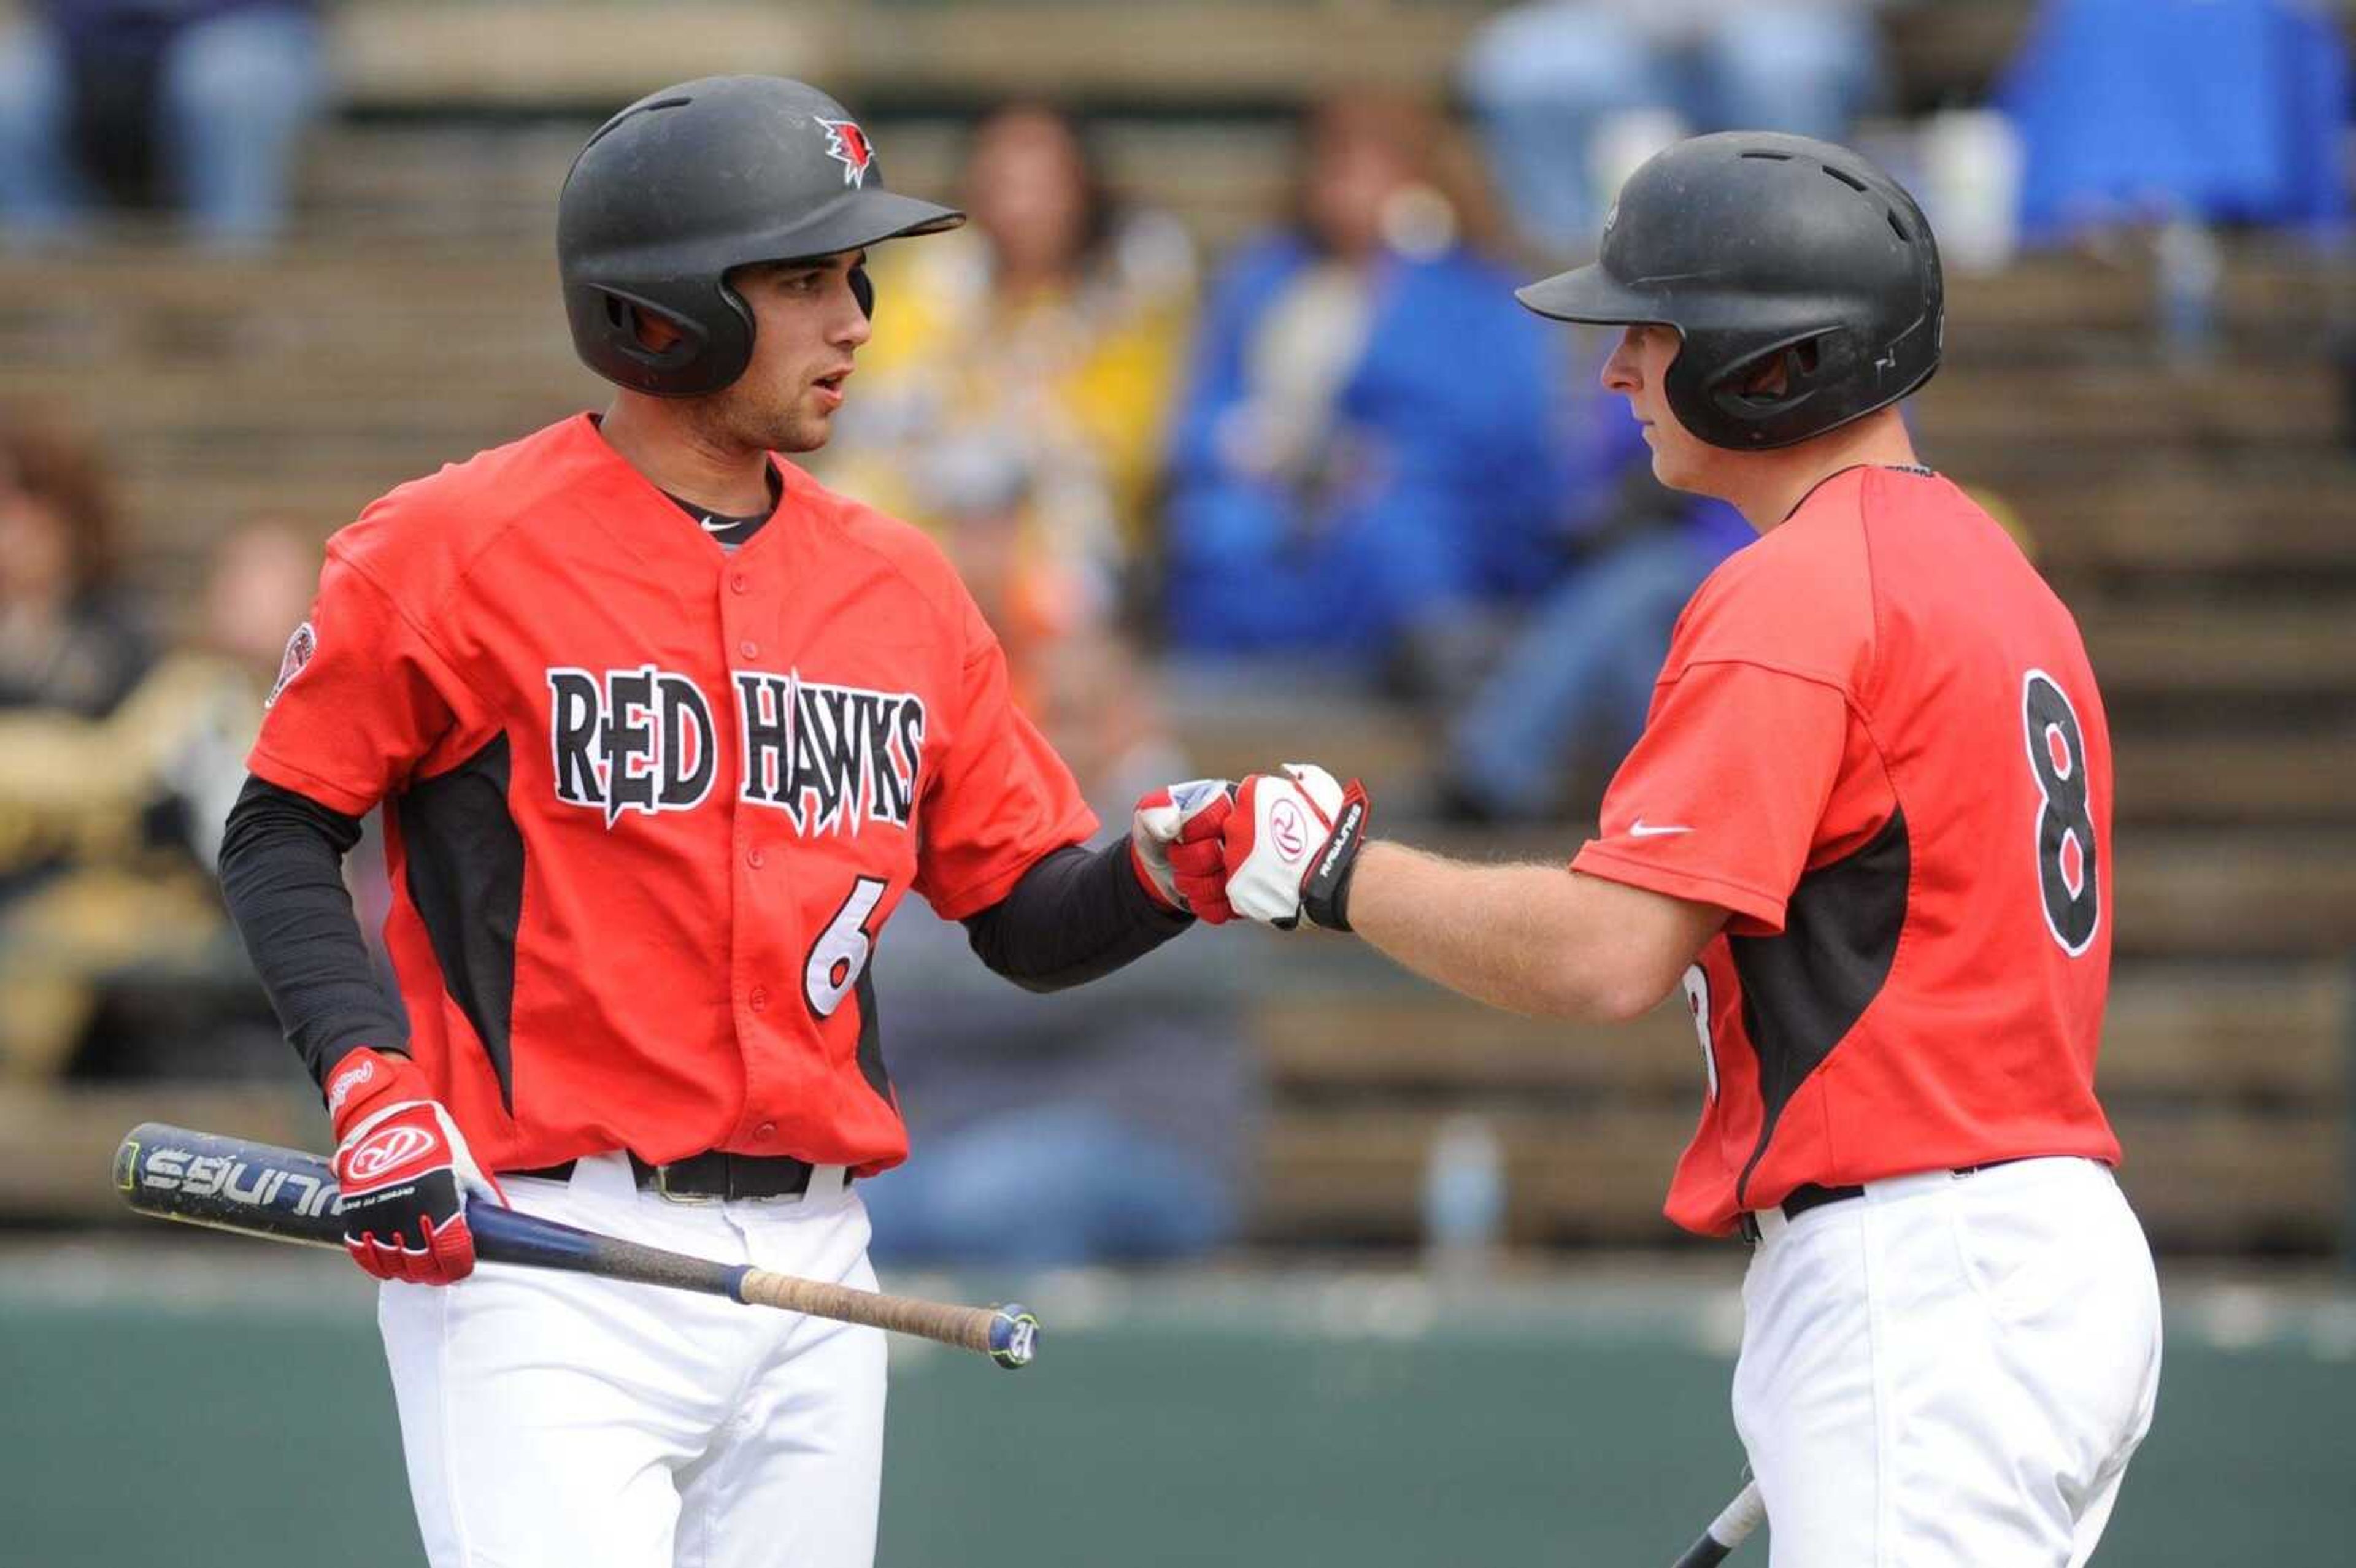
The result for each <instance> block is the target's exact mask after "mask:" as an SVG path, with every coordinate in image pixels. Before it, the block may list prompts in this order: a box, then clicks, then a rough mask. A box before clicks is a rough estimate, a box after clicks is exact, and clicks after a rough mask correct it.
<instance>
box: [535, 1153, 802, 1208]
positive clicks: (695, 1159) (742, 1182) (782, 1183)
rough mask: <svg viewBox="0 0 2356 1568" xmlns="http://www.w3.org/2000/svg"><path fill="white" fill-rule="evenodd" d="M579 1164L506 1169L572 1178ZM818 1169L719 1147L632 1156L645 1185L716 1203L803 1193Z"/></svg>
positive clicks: (644, 1188) (783, 1157)
mask: <svg viewBox="0 0 2356 1568" xmlns="http://www.w3.org/2000/svg"><path fill="white" fill-rule="evenodd" d="M577 1163H578V1162H577V1161H574V1160H570V1159H568V1160H566V1161H565V1162H564V1163H563V1164H562V1165H544V1166H541V1168H539V1169H537V1170H510V1171H505V1172H502V1174H503V1175H507V1176H537V1177H540V1178H541V1179H545V1180H549V1181H570V1180H572V1179H573V1166H574V1165H575V1164H577ZM630 1169H631V1170H632V1171H633V1172H634V1173H636V1175H637V1179H638V1187H639V1189H640V1190H642V1191H647V1192H659V1193H661V1194H662V1195H663V1196H664V1197H666V1198H694V1199H703V1200H709V1201H712V1202H720V1201H723V1200H734V1199H739V1198H798V1197H800V1196H801V1195H802V1194H803V1193H805V1192H807V1191H809V1184H810V1172H811V1171H812V1170H814V1169H816V1167H814V1166H812V1165H811V1164H810V1162H809V1161H808V1160H806V1159H796V1158H794V1157H792V1156H791V1155H760V1154H722V1153H720V1152H718V1151H717V1150H714V1151H712V1153H710V1154H698V1155H691V1156H689V1157H687V1158H685V1159H675V1160H672V1161H671V1162H670V1163H669V1165H649V1164H648V1163H647V1162H646V1161H645V1160H643V1159H640V1158H639V1157H637V1155H632V1156H631V1157H630Z"/></svg>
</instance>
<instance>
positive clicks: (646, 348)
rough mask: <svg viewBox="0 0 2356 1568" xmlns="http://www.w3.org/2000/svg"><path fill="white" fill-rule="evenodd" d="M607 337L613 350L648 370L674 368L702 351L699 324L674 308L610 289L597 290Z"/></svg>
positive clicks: (703, 341)
mask: <svg viewBox="0 0 2356 1568" xmlns="http://www.w3.org/2000/svg"><path fill="white" fill-rule="evenodd" d="M597 295H598V303H599V304H600V305H601V306H602V307H603V308H604V311H605V330H606V336H607V340H608V341H609V342H611V343H612V345H613V347H614V349H615V351H616V353H619V354H622V355H625V356H626V357H629V358H631V359H634V360H636V361H637V363H639V364H641V365H644V366H646V367H647V368H648V369H652V370H676V369H678V368H680V367H681V366H684V365H686V364H688V363H689V362H690V361H691V360H693V359H694V358H695V357H696V356H697V355H699V354H701V353H702V352H703V349H704V345H705V341H706V334H705V332H704V330H703V327H702V325H701V323H699V322H695V321H691V320H690V319H689V318H688V317H686V316H684V315H680V314H679V313H678V312H677V311H672V310H665V309H664V308H663V307H662V306H660V305H658V304H653V303H651V302H650V301H647V300H642V299H636V298H633V297H632V296H630V295H628V294H625V293H618V292H616V291H615V290H613V289H600V290H598V291H597Z"/></svg>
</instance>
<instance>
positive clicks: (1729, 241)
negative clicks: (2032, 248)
mask: <svg viewBox="0 0 2356 1568" xmlns="http://www.w3.org/2000/svg"><path fill="white" fill-rule="evenodd" d="M1515 297H1516V298H1518V299H1519V300H1520V301H1521V302H1522V303H1523V304H1526V305H1527V306H1529V308H1530V309H1532V310H1534V311H1536V312H1537V313H1538V314H1539V315H1550V316H1553V317H1554V318H1555V319H1557V320H1558V321H1582V322H1596V323H1601V324H1606V325H1633V324H1636V323H1646V324H1655V325H1665V326H1672V327H1675V328H1676V331H1677V334H1678V336H1679V337H1680V338H1681V339H1682V340H1683V341H1682V343H1681V345H1680V347H1678V349H1677V357H1676V359H1675V360H1674V361H1672V362H1671V364H1670V366H1669V370H1668V375H1667V377H1666V391H1667V393H1668V399H1669V407H1670V408H1671V409H1672V410H1674V411H1676V416H1677V419H1678V421H1680V422H1681V423H1683V424H1684V425H1685V427H1686V428H1687V430H1689V431H1691V432H1693V433H1694V434H1695V435H1696V436H1697V437H1699V438H1700V439H1701V440H1703V441H1706V442H1708V443H1709V444H1711V445H1712V446H1722V447H1729V448H1732V449H1734V450H1736V451H1744V452H1756V451H1764V450H1766V449H1768V448H1771V447H1778V446H1790V445H1792V444H1793V443H1795V442H1802V441H1805V440H1807V439H1808V438H1809V437H1811V436H1817V435H1822V434H1824V433H1825V432H1826V431H1829V430H1836V429H1838V428H1839V427H1840V426H1842V425H1845V424H1847V423H1848V422H1849V421H1852V420H1856V419H1862V418H1863V417H1864V416H1865V415H1867V414H1869V413H1871V412H1873V411H1874V410H1876V409H1879V408H1886V407H1888V406H1889V405H1890V404H1891V403H1894V402H1896V401H1897V400H1899V399H1901V398H1902V397H1904V396H1906V395H1907V394H1908V393H1910V392H1912V391H1913V390H1914V389H1916V388H1918V387H1920V386H1922V383H1923V382H1925V381H1927V380H1929V379H1931V374H1932V372H1933V371H1934V370H1936V369H1937V368H1939V345H1940V337H1941V335H1942V332H1943V330H1944V321H1945V311H1944V299H1945V291H1944V285H1943V284H1942V283H1941V281H1940V276H1939V247H1938V242H1937V241H1936V240H1933V238H1932V237H1931V225H1930V224H1929V223H1928V222H1927V221H1925V220H1924V219H1923V217H1922V208H1919V207H1917V206H1915V204H1914V198H1913V197H1911V196H1909V195H1907V194H1906V191H1905V189H1904V188H1903V187H1901V186H1900V185H1899V183H1898V182H1897V181H1896V180H1893V179H1891V178H1890V176H1888V175H1886V174H1884V173H1882V172H1881V170H1880V169H1879V168H1877V167H1875V166H1874V165H1873V164H1871V163H1870V162H1869V161H1867V160H1866V159H1865V158H1863V157H1860V156H1859V155H1857V154H1856V153H1853V152H1850V151H1849V150H1848V149H1847V147H1838V146H1835V145H1834V144H1831V143H1829V142H1817V141H1812V140H1810V139H1809V138H1807V137H1805V136H1784V135H1777V134H1774V133H1770V132H1763V131H1730V132H1725V133H1720V134H1718V135H1714V136H1697V137H1695V138H1693V139H1692V140H1691V141H1687V142H1679V143H1678V144H1676V145H1675V146H1673V147H1670V148H1668V149H1667V150H1665V151H1664V152H1662V153H1659V154H1656V155H1655V156H1653V157H1652V158H1651V159H1649V160H1648V161H1646V162H1645V164H1644V165H1643V166H1642V167H1640V168H1639V169H1637V171H1636V172H1635V173H1634V174H1633V175H1631V176H1629V177H1628V183H1627V184H1626V185H1624V186H1622V187H1621V190H1620V199H1619V201H1618V202H1617V203H1616V204H1615V205H1614V206H1613V207H1612V215H1611V216H1610V217H1609V218H1607V219H1604V222H1603V247H1602V255H1601V259H1600V260H1598V261H1596V262H1595V263H1594V264H1593V265H1591V266H1586V267H1580V268H1576V269H1574V270H1572V271H1570V272H1563V273H1559V274H1558V275H1557V276H1554V277H1551V278H1547V279H1546V280H1544V281H1543V282H1540V283H1532V284H1530V285H1529V286H1528V287H1527V288H1526V289H1523V290H1521V291H1519V293H1517V294H1516V296H1515ZM1779 357H1780V358H1781V359H1782V361H1783V371H1784V379H1783V387H1782V389H1780V390H1777V391H1773V392H1762V391H1745V390H1744V388H1745V387H1746V386H1748V385H1751V384H1752V383H1753V381H1754V380H1755V379H1756V377H1757V373H1758V372H1759V371H1761V370H1762V369H1765V368H1769V367H1771V366H1772V364H1773V363H1774V362H1775V360H1776V359H1777V358H1779Z"/></svg>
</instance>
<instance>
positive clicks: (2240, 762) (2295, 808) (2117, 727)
mask: <svg viewBox="0 0 2356 1568" xmlns="http://www.w3.org/2000/svg"><path fill="white" fill-rule="evenodd" d="M2112 724H2113V732H2112V736H2111V745H2112V752H2113V761H2114V764H2115V768H2116V771H2117V774H2118V780H2117V799H2116V803H2115V806H2116V811H2117V814H2118V819H2119V821H2120V822H2122V823H2125V824H2127V825H2129V827H2130V829H2132V828H2134V827H2138V826H2140V825H2143V824H2147V823H2158V824H2167V825H2171V826H2208V827H2233V826H2241V827H2256V826H2266V827H2280V826H2288V825H2294V824H2312V825H2315V826H2319V827H2322V826H2329V825H2333V824H2339V825H2343V826H2344V825H2346V824H2349V823H2351V822H2356V723H2342V724H2335V725H2333V726H2331V727H2329V728H2328V729H2311V730H2282V729H2276V728H2273V727H2261V726H2259V725H2256V724H2250V725H2247V726H2244V727H2243V728H2241V729H2238V730H2220V729H2217V728H2214V727H2211V728H2204V729H2200V730H2183V729H2178V728H2172V727H2162V726H2152V727H2148V728H2147V727H2144V726H2142V725H2135V726H2129V725H2126V724H2122V723H2121V722H2120V721H2119V720H2118V718H2117V716H2116V715H2114V716H2113V720H2112Z"/></svg>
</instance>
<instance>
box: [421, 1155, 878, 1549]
mask: <svg viewBox="0 0 2356 1568" xmlns="http://www.w3.org/2000/svg"><path fill="white" fill-rule="evenodd" d="M501 1186H502V1187H504V1188H505V1189H506V1191H507V1194H508V1197H509V1200H510V1201H512V1202H513V1203H514V1204H515V1206H516V1207H517V1208H519V1209H521V1210H524V1211H528V1212H530V1213H533V1214H538V1215H541V1216H544V1217H545V1218H548V1219H551V1220H560V1221H563V1222H565V1223H566V1224H570V1225H578V1226H580V1227H582V1228H583V1229H584V1230H593V1231H599V1232H605V1233H606V1234H608V1235H615V1236H620V1237H623V1238H625V1239H626V1240H629V1241H634V1242H643V1243H647V1244H648V1245H650V1246H658V1247H666V1248H669V1249H670V1250H671V1251H674V1252H681V1253H692V1254H694V1255H696V1256H699V1257H706V1258H712V1259H716V1260H718V1261H721V1262H723V1263H730V1264H755V1265H756V1266H758V1267H761V1268H766V1269H775V1270H776V1271H778V1272H780V1273H783V1274H791V1275H801V1276H803V1277H805V1278H809V1279H820V1280H828V1281H831V1282H835V1283H839V1284H843V1285H856V1286H859V1287H861V1288H862V1289H867V1290H873V1288H875V1275H874V1273H873V1270H872V1269H871V1268H869V1266H868V1263H867V1237H868V1231H867V1214H866V1211H865V1210H864V1209H863V1208H862V1206H861V1204H860V1201H859V1200H858V1198H857V1197H856V1196H854V1195H853V1194H851V1192H850V1191H848V1190H847V1189H845V1188H844V1186H843V1183H842V1179H841V1171H840V1169H839V1168H835V1169H827V1168H821V1169H820V1170H819V1173H818V1175H817V1177H816V1178H815V1179H813V1181H812V1183H811V1190H810V1191H809V1193H808V1194H805V1195H804V1196H803V1197H801V1198H799V1199H789V1200H758V1201H738V1202H731V1203H694V1204H691V1203H679V1202H673V1201H671V1200H667V1199H664V1198H662V1197H660V1196H659V1195H657V1194H655V1193H652V1192H641V1191H639V1190H638V1189H637V1186H636V1185H635V1183H634V1182H633V1180H632V1178H631V1172H630V1166H629V1162H628V1160H627V1159H626V1158H625V1157H622V1156H619V1155H603V1156H598V1157H594V1158H590V1159H584V1160H582V1161H580V1162H579V1164H578V1165H577V1166H576V1167H575V1168H574V1171H573V1178H572V1179H571V1180H570V1181H569V1182H556V1181H549V1180H543V1179H534V1178H526V1177H509V1178H505V1179H502V1181H501ZM377 1319H378V1323H379V1326H380V1328H381V1329H382V1330H383V1334H384V1348H385V1359H386V1360H387V1361H388V1362H389V1363H390V1364H391V1371H392V1386H393V1393H394V1397H395V1401H396V1403H398V1405H399V1408H400V1412H401V1435H402V1448H403V1450H404V1452H405V1453H406V1456H407V1458H408V1464H409V1486H410V1494H411V1497H412V1499H413V1501H414V1502H415V1504H416V1508H417V1522H418V1529H419V1531H420V1532H421V1533H422V1534H423V1537H424V1541H425V1552H426V1556H427V1557H428V1559H429V1560H430V1561H431V1562H432V1563H433V1564H434V1568H582V1565H584V1564H586V1563H596V1564H598V1565H599V1568H871V1565H872V1564H873V1560H874V1555H875V1511H876V1499H877V1493H878V1490H879V1488H880V1486H881V1481H882V1474H883V1390H884V1346H883V1334H882V1333H881V1332H879V1331H878V1330H876V1329H873V1328H854V1327H852V1326H851V1325H848V1324H841V1323H833V1322H829V1321H827V1320H825V1319H822V1318H816V1317H801V1316H799V1315H798V1314H795V1313H789V1312H777V1311H772V1310H768V1309H766V1308H760V1307H741V1306H738V1305H737V1304H736V1303H734V1302H733V1301H729V1300H726V1299H725V1298H723V1297H720V1296H701V1295H691V1294H689V1293H686V1292H683V1291H676V1290H665V1289H661V1288H659V1287H656V1286H653V1285H632V1284H626V1283H623V1282H620V1281H616V1280H607V1279H598V1278H594V1277H592V1276H590V1275H577V1274H564V1273H557V1272H553V1271H549V1270H542V1269H524V1268H513V1267H506V1266H502V1265H499V1264H483V1265H481V1266H479V1267H478V1268H477V1270H476V1271H475V1273H474V1275H472V1276H470V1277H469V1278H467V1279H466V1280H464V1281H461V1282H460V1283H459V1284H457V1285H448V1286H433V1285H402V1284H388V1285H384V1286H383V1287H382V1288H381V1290H380V1294H379V1296H378V1307H377Z"/></svg>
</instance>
